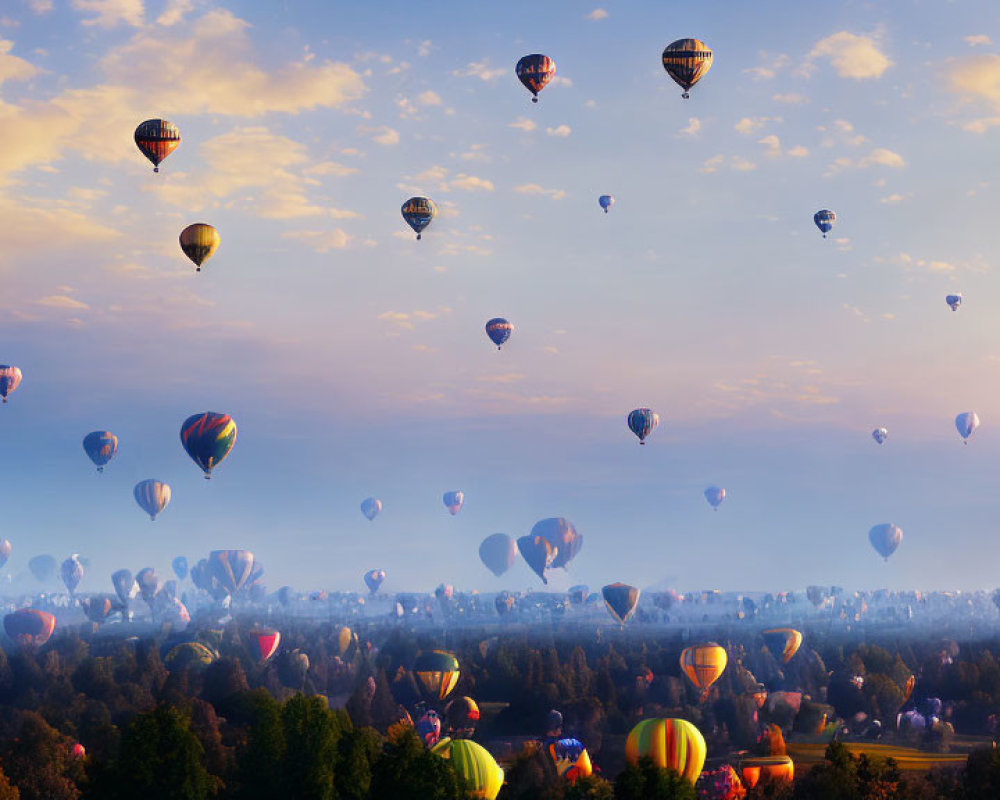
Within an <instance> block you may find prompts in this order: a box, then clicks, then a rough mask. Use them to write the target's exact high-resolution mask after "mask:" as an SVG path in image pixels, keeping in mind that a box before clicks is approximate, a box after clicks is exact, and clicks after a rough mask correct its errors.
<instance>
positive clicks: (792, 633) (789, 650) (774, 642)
mask: <svg viewBox="0 0 1000 800" xmlns="http://www.w3.org/2000/svg"><path fill="white" fill-rule="evenodd" d="M761 636H763V637H764V644H765V645H766V646H767V649H768V651H769V652H770V653H771V655H772V656H774V657H775V658H777V659H778V660H779V661H781V663H782V664H787V663H788V662H789V661H791V660H792V656H794V655H795V654H796V653H797V652H798V651H799V647H800V646H801V645H802V634H801V633H799V631H797V630H795V629H794V628H771V629H770V630H766V631H763V632H762V633H761Z"/></svg>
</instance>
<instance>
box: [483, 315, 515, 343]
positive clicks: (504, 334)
mask: <svg viewBox="0 0 1000 800" xmlns="http://www.w3.org/2000/svg"><path fill="white" fill-rule="evenodd" d="M513 332H514V326H513V325H511V324H510V323H509V322H508V321H507V320H505V319H504V318H503V317H494V318H493V319H491V320H490V321H489V322H487V323H486V335H487V336H489V337H490V341H492V342H493V344H495V345H496V346H497V350H499V349H500V348H501V347H502V346H503V344H504V342H506V341H507V340H508V339H509V338H510V335H511V334H512V333H513Z"/></svg>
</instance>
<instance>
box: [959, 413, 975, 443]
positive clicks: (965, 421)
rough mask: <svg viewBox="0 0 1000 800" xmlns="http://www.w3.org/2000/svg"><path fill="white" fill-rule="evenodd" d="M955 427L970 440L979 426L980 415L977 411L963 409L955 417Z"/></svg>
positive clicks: (963, 437) (962, 435)
mask: <svg viewBox="0 0 1000 800" xmlns="http://www.w3.org/2000/svg"><path fill="white" fill-rule="evenodd" d="M955 427H956V428H957V429H958V435H959V436H961V437H962V439H964V440H965V441H968V439H969V437H970V436H972V434H973V433H975V431H976V428H978V427H979V415H978V414H976V412H975V411H963V412H962V413H961V414H959V415H958V416H957V417H955Z"/></svg>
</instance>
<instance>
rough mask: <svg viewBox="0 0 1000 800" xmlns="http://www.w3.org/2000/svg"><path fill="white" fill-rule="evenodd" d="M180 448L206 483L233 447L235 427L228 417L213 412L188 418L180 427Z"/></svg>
mask: <svg viewBox="0 0 1000 800" xmlns="http://www.w3.org/2000/svg"><path fill="white" fill-rule="evenodd" d="M181 444H182V445H184V450H185V451H186V452H187V454H188V455H189V456H190V457H191V460H192V461H194V463H195V464H197V465H198V466H199V467H201V469H202V471H203V472H204V473H205V480H208V479H209V478H211V477H212V470H213V469H214V468H215V467H217V466H218V465H219V464H221V463H222V461H223V460H224V459H225V457H226V456H228V455H229V453H230V451H231V450H232V449H233V445H234V444H236V423H235V422H234V421H233V418H232V417H230V416H229V415H228V414H216V413H215V412H214V411H204V412H202V413H201V414H192V415H191V416H190V417H188V418H187V419H186V420H184V424H183V425H181Z"/></svg>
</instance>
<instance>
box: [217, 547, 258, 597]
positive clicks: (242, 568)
mask: <svg viewBox="0 0 1000 800" xmlns="http://www.w3.org/2000/svg"><path fill="white" fill-rule="evenodd" d="M208 566H209V569H210V571H211V575H212V577H213V578H215V580H217V581H218V582H219V585H220V586H222V588H223V589H225V590H226V591H227V592H228V593H229V594H230V596H232V595H235V594H236V593H237V592H238V591H239V590H240V589H242V588H243V585H244V584H245V583H246V582H247V579H248V578H249V577H250V574H251V573H252V572H253V553H251V552H250V551H249V550H213V551H212V552H211V553H209V556H208Z"/></svg>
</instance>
